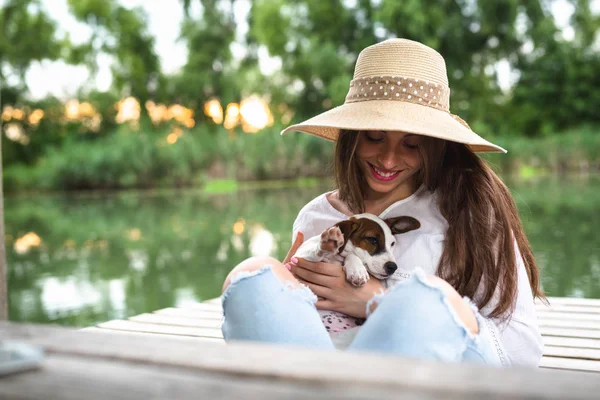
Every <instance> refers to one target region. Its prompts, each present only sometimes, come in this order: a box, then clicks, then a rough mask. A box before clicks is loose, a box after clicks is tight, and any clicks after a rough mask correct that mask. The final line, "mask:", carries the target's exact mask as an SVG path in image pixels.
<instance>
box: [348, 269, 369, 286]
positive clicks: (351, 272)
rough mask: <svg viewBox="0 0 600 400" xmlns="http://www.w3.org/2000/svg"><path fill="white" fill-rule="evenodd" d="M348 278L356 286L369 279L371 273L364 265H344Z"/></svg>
mask: <svg viewBox="0 0 600 400" xmlns="http://www.w3.org/2000/svg"><path fill="white" fill-rule="evenodd" d="M344 270H345V271H346V280H347V281H348V282H350V283H351V284H353V285H354V286H362V285H364V284H365V283H367V281H368V280H369V273H368V272H367V269H366V268H365V267H364V266H363V265H356V264H350V265H344Z"/></svg>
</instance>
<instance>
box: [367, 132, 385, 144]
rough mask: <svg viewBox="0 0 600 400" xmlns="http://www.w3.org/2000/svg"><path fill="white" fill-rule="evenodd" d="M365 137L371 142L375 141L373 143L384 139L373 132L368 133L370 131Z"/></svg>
mask: <svg viewBox="0 0 600 400" xmlns="http://www.w3.org/2000/svg"><path fill="white" fill-rule="evenodd" d="M365 138H367V140H368V141H369V142H373V143H378V142H381V141H382V140H383V137H382V136H377V135H371V134H368V133H366V134H365Z"/></svg>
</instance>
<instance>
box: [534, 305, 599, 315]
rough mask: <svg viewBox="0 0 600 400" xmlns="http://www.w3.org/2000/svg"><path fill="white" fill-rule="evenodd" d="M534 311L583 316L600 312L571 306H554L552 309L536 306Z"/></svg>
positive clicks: (587, 307) (590, 308) (591, 308)
mask: <svg viewBox="0 0 600 400" xmlns="http://www.w3.org/2000/svg"><path fill="white" fill-rule="evenodd" d="M535 309H536V311H538V312H541V311H559V312H568V313H583V314H598V312H600V310H599V309H598V307H593V306H571V305H561V304H559V305H555V306H552V307H546V306H544V305H536V306H535Z"/></svg>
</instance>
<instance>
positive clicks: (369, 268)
mask: <svg viewBox="0 0 600 400" xmlns="http://www.w3.org/2000/svg"><path fill="white" fill-rule="evenodd" d="M354 217H355V218H357V223H360V218H365V219H370V220H373V221H375V222H377V224H378V225H379V226H380V228H381V229H382V231H383V233H384V238H385V251H384V252H382V253H380V254H377V255H374V256H372V255H370V254H369V253H368V252H367V251H366V250H365V249H363V248H361V247H359V246H357V245H355V244H354V243H353V242H352V240H350V241H349V242H348V243H346V246H345V247H344V250H343V251H342V252H341V253H340V254H338V252H337V250H336V251H334V252H328V251H324V250H323V249H321V235H317V236H313V237H311V238H309V239H308V240H306V241H305V242H304V243H302V245H301V246H300V248H298V250H297V251H296V254H295V256H296V257H300V258H303V259H306V260H308V261H313V262H327V263H330V264H337V265H343V266H344V271H345V272H346V279H347V280H348V282H350V283H352V284H353V285H355V286H361V285H364V284H365V283H366V282H367V281H368V280H369V273H370V274H371V275H373V276H374V277H376V278H377V279H387V278H389V276H388V274H387V273H386V272H385V269H384V265H385V263H387V262H390V261H391V262H395V259H394V255H393V253H392V245H393V244H394V243H395V242H396V239H395V238H394V235H392V231H391V229H390V228H389V227H388V225H387V224H386V223H385V222H384V221H383V220H382V219H381V218H379V217H377V216H376V215H373V214H368V213H365V214H357V215H355V216H354ZM329 229H331V228H329ZM326 232H327V231H326ZM324 234H325V233H324ZM338 249H339V248H338Z"/></svg>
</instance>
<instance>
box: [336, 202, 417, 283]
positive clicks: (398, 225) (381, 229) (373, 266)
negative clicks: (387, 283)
mask: <svg viewBox="0 0 600 400" xmlns="http://www.w3.org/2000/svg"><path fill="white" fill-rule="evenodd" d="M337 226H338V227H339V228H340V230H341V231H342V233H343V235H344V241H345V245H344V248H343V249H341V251H340V254H341V255H342V256H344V257H346V256H347V255H349V254H354V255H356V256H357V257H358V258H359V259H360V260H361V261H362V262H363V264H364V265H365V267H366V268H367V270H368V271H369V273H370V274H371V275H373V276H374V277H376V278H377V279H387V278H389V277H390V276H391V275H392V274H393V273H394V272H396V269H397V268H398V266H397V265H396V261H395V259H394V254H393V252H392V248H393V247H394V246H395V245H396V239H395V238H394V235H397V234H400V233H404V232H408V231H412V230H415V229H418V228H419V227H420V226H421V224H420V223H419V221H417V220H416V219H414V218H412V217H407V216H402V217H396V218H389V219H386V220H385V221H383V220H382V219H381V218H379V217H377V216H375V215H373V214H358V215H355V216H353V217H350V218H349V219H347V220H345V221H342V222H340V223H338V224H337Z"/></svg>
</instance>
